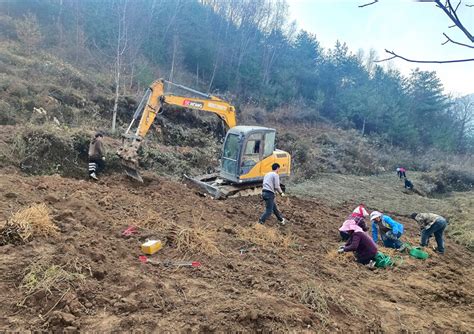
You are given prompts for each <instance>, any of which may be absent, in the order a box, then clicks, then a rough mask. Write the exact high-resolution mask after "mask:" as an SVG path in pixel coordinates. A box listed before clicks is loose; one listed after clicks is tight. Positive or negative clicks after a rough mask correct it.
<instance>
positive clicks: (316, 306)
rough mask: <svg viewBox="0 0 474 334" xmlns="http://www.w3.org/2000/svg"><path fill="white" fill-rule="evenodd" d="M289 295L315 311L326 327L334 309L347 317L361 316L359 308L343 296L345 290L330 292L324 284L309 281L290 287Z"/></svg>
mask: <svg viewBox="0 0 474 334" xmlns="http://www.w3.org/2000/svg"><path fill="white" fill-rule="evenodd" d="M289 294H290V296H292V297H296V298H297V299H298V300H299V302H301V303H302V304H304V305H306V306H307V307H308V308H310V309H311V310H313V311H314V312H315V314H316V315H317V316H318V318H319V319H320V321H321V323H322V324H323V325H324V326H326V325H327V324H328V323H329V322H330V313H331V310H334V309H337V310H339V311H340V312H342V313H344V314H346V315H356V316H357V315H359V312H358V310H357V307H355V306H354V305H352V304H350V303H348V302H347V301H346V300H345V299H344V298H343V296H342V295H344V294H345V293H344V292H343V289H338V290H337V291H329V290H327V289H325V288H323V286H322V284H317V283H316V282H315V281H307V282H304V283H303V284H301V285H298V286H297V285H294V286H292V287H290V292H289Z"/></svg>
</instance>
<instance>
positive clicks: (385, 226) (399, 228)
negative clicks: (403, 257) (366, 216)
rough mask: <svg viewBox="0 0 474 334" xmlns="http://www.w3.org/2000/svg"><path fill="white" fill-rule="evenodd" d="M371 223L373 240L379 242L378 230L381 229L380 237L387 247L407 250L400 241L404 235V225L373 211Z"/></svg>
mask: <svg viewBox="0 0 474 334" xmlns="http://www.w3.org/2000/svg"><path fill="white" fill-rule="evenodd" d="M370 221H371V222H372V239H373V240H374V241H375V242H377V241H378V230H379V229H380V236H381V238H382V242H383V245H384V246H385V247H388V248H395V249H398V250H400V251H403V250H404V249H405V245H404V244H403V243H402V242H401V241H400V237H401V236H402V234H403V225H402V224H400V223H399V222H397V221H395V220H393V219H392V218H390V217H389V216H387V215H384V214H382V213H381V212H379V211H372V213H371V214H370Z"/></svg>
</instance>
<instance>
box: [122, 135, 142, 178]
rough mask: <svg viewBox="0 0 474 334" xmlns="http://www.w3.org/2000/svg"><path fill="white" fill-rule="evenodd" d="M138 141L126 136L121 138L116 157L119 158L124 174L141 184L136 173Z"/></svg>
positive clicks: (138, 174) (139, 176)
mask: <svg viewBox="0 0 474 334" xmlns="http://www.w3.org/2000/svg"><path fill="white" fill-rule="evenodd" d="M139 146H140V141H139V140H137V139H136V137H134V136H126V135H124V138H123V145H122V147H121V148H119V150H118V151H117V155H118V156H119V157H120V158H121V165H122V167H123V168H124V170H125V173H126V174H127V175H128V176H129V177H131V178H132V179H134V180H136V181H138V182H143V178H142V177H141V175H140V173H139V172H138V153H137V152H138V148H139Z"/></svg>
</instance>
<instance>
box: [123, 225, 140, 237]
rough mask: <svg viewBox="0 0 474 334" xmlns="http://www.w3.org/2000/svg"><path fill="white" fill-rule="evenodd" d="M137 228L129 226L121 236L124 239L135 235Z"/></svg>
mask: <svg viewBox="0 0 474 334" xmlns="http://www.w3.org/2000/svg"><path fill="white" fill-rule="evenodd" d="M137 232H138V231H137V228H136V227H135V226H133V225H130V226H129V227H127V228H126V229H125V230H124V231H123V232H122V235H123V236H125V237H129V236H131V235H132V234H135V233H137Z"/></svg>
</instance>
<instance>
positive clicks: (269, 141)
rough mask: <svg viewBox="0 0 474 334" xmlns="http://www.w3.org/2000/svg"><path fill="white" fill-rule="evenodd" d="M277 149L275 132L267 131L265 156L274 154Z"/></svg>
mask: <svg viewBox="0 0 474 334" xmlns="http://www.w3.org/2000/svg"><path fill="white" fill-rule="evenodd" d="M274 150H275V132H274V131H272V132H267V133H266V134H265V147H264V149H263V157H264V158H266V157H268V156H270V155H272V154H273V151H274Z"/></svg>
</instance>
